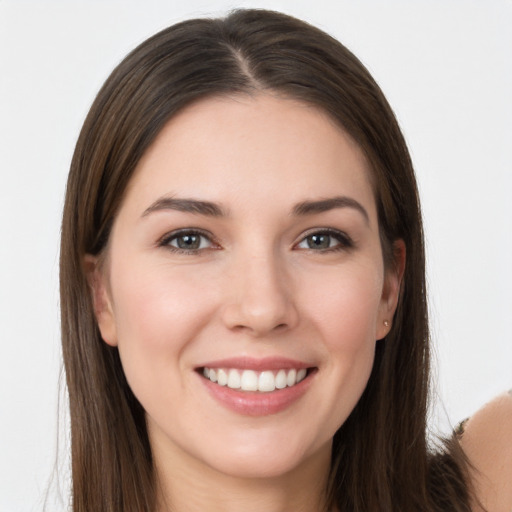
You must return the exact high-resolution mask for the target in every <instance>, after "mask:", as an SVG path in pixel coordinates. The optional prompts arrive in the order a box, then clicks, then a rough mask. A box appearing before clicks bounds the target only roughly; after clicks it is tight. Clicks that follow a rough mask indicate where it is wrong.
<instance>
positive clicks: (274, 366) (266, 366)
mask: <svg viewBox="0 0 512 512" xmlns="http://www.w3.org/2000/svg"><path fill="white" fill-rule="evenodd" d="M314 366H315V365H313V364H310V363H307V362H304V361H298V360H296V359H290V358H287V357H264V358H252V357H230V358H227V359H216V360H215V361H208V362H205V363H204V364H202V365H200V366H199V368H205V367H206V368H235V369H238V370H255V371H263V370H290V369H292V368H295V369H297V370H298V369H301V368H312V367H314Z"/></svg>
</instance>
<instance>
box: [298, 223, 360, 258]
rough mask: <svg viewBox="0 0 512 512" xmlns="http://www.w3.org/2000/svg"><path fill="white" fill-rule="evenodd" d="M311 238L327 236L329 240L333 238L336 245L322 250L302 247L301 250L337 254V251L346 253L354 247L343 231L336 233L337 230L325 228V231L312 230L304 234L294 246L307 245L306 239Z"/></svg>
mask: <svg viewBox="0 0 512 512" xmlns="http://www.w3.org/2000/svg"><path fill="white" fill-rule="evenodd" d="M313 236H328V237H330V238H334V239H335V240H336V241H337V242H338V243H337V244H336V245H334V246H332V247H331V246H329V247H326V248H323V249H318V250H317V249H313V248H311V247H304V248H303V249H305V250H307V251H311V252H319V253H321V254H325V253H331V252H338V251H347V250H350V249H352V248H353V247H354V241H353V240H352V238H350V236H348V235H347V234H346V233H344V232H343V231H338V230H337V229H332V228H326V229H314V230H311V231H309V232H308V233H306V234H305V235H304V236H303V237H302V238H301V240H300V242H299V243H298V244H296V245H295V247H297V246H298V245H299V244H302V243H307V239H308V238H310V237H313Z"/></svg>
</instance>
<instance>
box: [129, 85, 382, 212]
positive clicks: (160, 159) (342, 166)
mask: <svg viewBox="0 0 512 512" xmlns="http://www.w3.org/2000/svg"><path fill="white" fill-rule="evenodd" d="M163 194H178V195H183V196H190V197H198V196H199V197H200V198H202V197H203V196H205V198H207V199H208V200H213V201H219V202H222V203H224V202H228V203H233V204H237V203H240V202H241V203H243V204H244V205H249V204H251V203H254V204H258V200H260V202H261V201H265V202H266V203H267V204H268V203H269V202H271V201H278V202H280V203H286V202H299V201H301V200H304V199H310V198H315V199H321V198H323V197H330V196H332V195H334V194H351V195H356V196H358V197H357V199H358V200H360V201H365V202H366V203H367V207H368V208H369V210H372V209H374V205H373V203H374V200H373V193H372V187H371V179H370V170H369V166H368V164H367V161H366V159H365V157H364V155H363V153H362V151H361V149H360V148H359V146H358V145H357V144H356V143H355V142H354V141H353V139H352V138H351V137H350V136H349V135H348V134H347V133H346V132H345V131H344V130H343V129H342V128H341V127H340V126H339V125H337V124H336V123H335V122H334V121H333V120H332V119H331V118H330V117H329V116H328V115H327V114H325V113H324V112H323V111H321V110H320V109H318V108H316V107H314V106H311V105H309V104H305V103H302V102H299V101H296V100H292V99H287V98H282V97H275V96H272V95H266V94H265V95H263V94H261V95H256V96H249V95H237V96H229V97H214V98H207V99H203V100H200V101H198V102H196V103H194V104H192V105H190V106H188V107H186V108H185V109H183V110H182V111H181V112H179V113H178V114H177V115H175V116H174V117H173V118H172V119H171V120H170V121H168V123H167V124H166V125H165V126H164V128H163V129H162V130H161V132H160V133H159V135H158V136H157V137H156V139H155V141H154V142H153V143H152V145H151V146H150V147H149V148H148V150H147V151H146V153H145V154H144V155H143V157H142V159H141V160H140V162H139V164H138V166H137V169H136V170H135V173H134V176H133V177H132V179H131V181H130V184H129V187H128V190H127V194H126V196H125V201H132V202H133V201H136V202H140V205H139V209H140V208H145V207H147V204H145V203H147V202H148V201H150V200H154V199H155V196H161V195H163ZM249 199H251V201H249ZM369 203H371V204H369ZM144 204H145V206H144ZM260 207H261V204H260Z"/></svg>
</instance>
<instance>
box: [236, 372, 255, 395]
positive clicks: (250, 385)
mask: <svg viewBox="0 0 512 512" xmlns="http://www.w3.org/2000/svg"><path fill="white" fill-rule="evenodd" d="M240 383H241V385H240V387H241V388H242V389H243V390H244V391H258V375H257V374H256V372H253V371H252V370H245V371H243V372H242V378H241V379H240Z"/></svg>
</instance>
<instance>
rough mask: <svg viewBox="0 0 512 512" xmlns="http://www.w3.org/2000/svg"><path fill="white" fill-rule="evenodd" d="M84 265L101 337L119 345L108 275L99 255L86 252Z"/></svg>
mask: <svg viewBox="0 0 512 512" xmlns="http://www.w3.org/2000/svg"><path fill="white" fill-rule="evenodd" d="M83 265H84V269H85V275H86V278H87V282H88V284H89V289H90V292H91V298H92V303H93V308H94V315H95V317H96V321H97V322H98V327H99V329H100V333H101V337H102V338H103V340H104V341H105V342H106V343H107V344H108V345H111V346H112V347H115V346H117V331H116V322H115V316H114V310H113V308H112V300H111V298H110V293H109V287H108V279H107V276H106V275H105V272H104V271H103V269H102V268H101V267H102V265H101V264H100V260H99V258H98V256H93V255H92V254H86V255H85V256H84V260H83Z"/></svg>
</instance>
